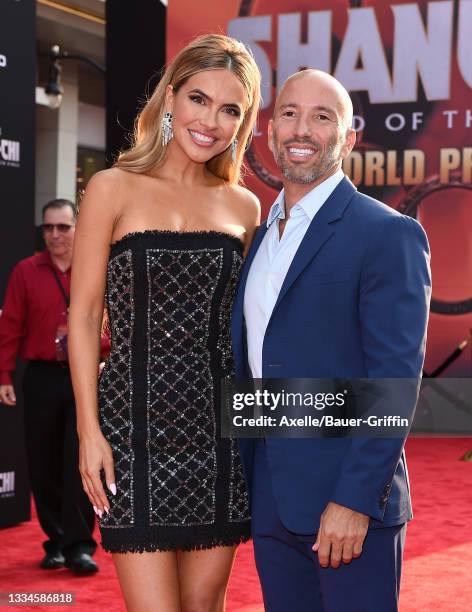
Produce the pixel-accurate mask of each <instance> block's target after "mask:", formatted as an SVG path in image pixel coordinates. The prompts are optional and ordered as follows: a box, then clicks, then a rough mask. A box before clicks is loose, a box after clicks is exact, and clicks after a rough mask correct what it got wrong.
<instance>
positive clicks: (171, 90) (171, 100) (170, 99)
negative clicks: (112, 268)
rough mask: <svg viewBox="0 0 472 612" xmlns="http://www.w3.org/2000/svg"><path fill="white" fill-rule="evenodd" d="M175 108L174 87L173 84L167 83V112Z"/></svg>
mask: <svg viewBox="0 0 472 612" xmlns="http://www.w3.org/2000/svg"><path fill="white" fill-rule="evenodd" d="M173 108H174V88H173V87H172V85H167V87H166V101H165V109H166V113H167V112H169V113H171V112H172V109H173Z"/></svg>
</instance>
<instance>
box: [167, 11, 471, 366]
mask: <svg viewBox="0 0 472 612" xmlns="http://www.w3.org/2000/svg"><path fill="white" fill-rule="evenodd" d="M207 32H221V33H228V34H230V35H231V36H234V37H235V38H238V39H239V40H242V41H243V42H245V43H246V44H247V45H248V46H249V47H251V49H252V51H253V53H254V55H255V57H256V60H257V63H258V65H259V67H260V69H261V72H262V82H263V91H262V95H263V105H262V109H261V112H260V115H259V120H258V125H257V127H256V130H255V134H254V139H253V142H252V145H251V148H250V150H249V151H248V154H247V164H248V166H249V168H250V174H249V175H248V176H247V177H246V185H247V187H248V188H250V189H251V190H253V191H254V192H255V193H257V194H258V196H259V197H260V199H261V202H262V205H263V210H264V213H265V214H266V213H267V211H268V208H269V207H270V205H271V203H272V202H273V200H274V199H275V196H276V194H277V190H278V189H279V188H280V176H279V174H278V172H277V168H276V166H275V163H274V160H273V158H272V155H271V153H270V152H269V150H268V148H267V136H266V134H267V123H268V120H269V119H270V117H271V115H272V111H273V104H274V98H275V96H276V94H277V91H278V90H279V89H280V87H281V85H282V84H283V82H284V80H285V79H286V78H287V77H288V76H289V75H290V74H292V73H294V72H296V71H297V70H300V69H301V68H305V67H310V68H320V69H323V70H326V71H328V72H330V73H331V74H333V75H334V76H335V77H336V78H338V79H339V80H340V81H341V82H342V83H343V84H344V86H345V87H346V88H347V89H348V90H349V92H350V94H351V96H352V98H353V102H354V115H355V116H354V127H355V129H356V132H357V145H356V148H355V150H354V151H353V153H352V154H351V156H350V157H349V159H347V160H346V162H345V165H344V170H345V172H346V173H347V174H348V175H349V176H350V178H351V180H352V181H353V182H354V183H355V184H356V185H357V187H358V188H359V189H360V190H361V191H363V192H364V193H368V194H369V195H372V196H373V197H376V198H378V199H380V200H382V201H384V202H386V203H387V204H389V205H390V206H392V207H393V208H396V209H397V210H400V211H402V212H404V213H405V214H408V215H410V216H414V217H416V218H417V219H418V220H419V221H420V222H421V223H422V224H423V227H424V228H425V230H426V232H427V234H428V238H429V240H430V244H431V251H432V270H433V302H432V308H431V317H430V324H429V330H428V348H427V355H426V364H425V369H426V370H428V371H433V370H434V369H435V368H436V367H438V366H439V365H440V364H441V363H442V362H443V361H444V360H445V359H446V358H447V356H448V355H449V354H450V353H452V351H453V350H454V349H455V348H456V346H457V345H458V344H459V343H460V342H461V341H463V340H464V339H467V338H468V336H469V332H470V329H471V328H472V137H471V134H472V97H471V87H472V61H471V58H472V36H471V32H472V1H471V0H460V1H457V0H456V1H452V0H451V1H433V2H425V1H423V2H411V1H402V0H395V2H383V1H376V2H375V1H362V0H353V1H351V2H342V1H340V0H330V1H322V0H298V1H297V0H290V1H287V0H286V1H283V0H224V2H222V1H221V0H217V1H208V2H205V3H204V4H201V3H197V2H194V0H172V2H169V9H168V18H167V57H168V58H172V57H173V56H174V55H175V54H176V52H177V51H179V50H180V49H181V48H182V46H184V45H185V44H186V43H187V42H188V41H189V40H191V39H192V38H194V37H195V36H196V35H198V34H203V33H207ZM391 308H392V309H394V308H395V304H392V305H391ZM471 346H472V343H471V344H469V346H468V347H467V348H466V349H465V350H464V351H463V353H462V354H461V356H460V357H459V358H458V359H457V360H456V361H455V362H454V363H453V364H452V365H451V366H449V368H448V369H447V370H446V371H445V373H444V375H447V376H471V375H472V348H471Z"/></svg>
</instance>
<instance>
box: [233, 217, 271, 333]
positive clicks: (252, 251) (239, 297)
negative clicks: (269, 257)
mask: <svg viewBox="0 0 472 612" xmlns="http://www.w3.org/2000/svg"><path fill="white" fill-rule="evenodd" d="M266 232H267V224H266V223H265V221H264V223H263V224H262V225H260V226H259V228H258V230H257V232H256V235H255V236H254V240H253V241H252V244H251V246H250V248H249V252H248V254H247V257H246V261H245V262H244V266H243V271H242V273H241V278H240V280H239V285H238V290H237V293H236V299H235V301H234V310H235V314H236V313H237V314H238V315H239V314H241V323H242V315H243V305H244V292H245V290H246V282H247V277H248V274H249V270H250V268H251V264H252V262H253V261H254V257H255V255H256V253H257V251H258V249H259V247H260V245H261V242H262V239H263V238H264V236H265V235H266ZM239 311H241V313H239Z"/></svg>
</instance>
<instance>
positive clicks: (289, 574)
mask: <svg viewBox="0 0 472 612" xmlns="http://www.w3.org/2000/svg"><path fill="white" fill-rule="evenodd" d="M251 497H252V508H251V510H252V531H253V539H254V552H255V557H256V566H257V571H258V573H259V578H260V581H261V585H262V592H263V596H264V606H265V610H266V612H287V610H290V612H397V611H398V595H399V590H400V576H401V566H402V554H403V547H404V542H405V535H406V524H403V525H398V526H395V527H386V528H383V529H382V528H381V529H369V531H368V533H367V536H366V539H365V541H364V546H363V551H362V554H361V556H360V557H359V558H357V559H353V560H352V561H351V563H349V564H341V566H340V567H339V568H337V569H333V568H331V567H329V568H323V567H321V566H320V565H319V563H318V554H317V553H315V552H313V551H312V550H311V547H312V546H313V544H314V542H315V540H316V533H314V534H312V535H298V534H294V533H292V532H290V531H288V530H287V529H286V528H285V527H284V526H283V525H282V523H281V521H280V519H279V516H278V514H277V507H276V502H275V499H274V495H273V491H272V484H271V478H270V472H269V470H268V466H267V457H266V449H265V444H264V441H263V440H259V441H257V444H256V455H255V463H254V476H253V489H252V496H251Z"/></svg>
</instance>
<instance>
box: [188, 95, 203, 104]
mask: <svg viewBox="0 0 472 612" xmlns="http://www.w3.org/2000/svg"><path fill="white" fill-rule="evenodd" d="M189 98H190V100H192V102H196V103H197V104H203V103H204V100H203V98H202V96H195V95H194V96H189Z"/></svg>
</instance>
